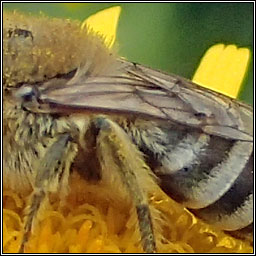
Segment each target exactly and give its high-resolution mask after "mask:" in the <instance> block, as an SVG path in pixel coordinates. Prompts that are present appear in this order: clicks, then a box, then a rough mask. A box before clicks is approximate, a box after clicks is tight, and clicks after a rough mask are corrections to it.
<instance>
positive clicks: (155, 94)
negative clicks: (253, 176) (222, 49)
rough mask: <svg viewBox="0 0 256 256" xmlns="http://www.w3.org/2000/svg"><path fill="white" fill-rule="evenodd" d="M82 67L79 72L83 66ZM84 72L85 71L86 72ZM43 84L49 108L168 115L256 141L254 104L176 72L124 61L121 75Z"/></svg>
mask: <svg viewBox="0 0 256 256" xmlns="http://www.w3.org/2000/svg"><path fill="white" fill-rule="evenodd" d="M77 72H79V71H77ZM81 77H82V76H81ZM38 88H39V91H40V93H39V99H38V101H39V102H41V105H42V106H41V107H42V108H45V107H46V106H47V109H48V110H47V111H48V112H55V113H56V112H57V113H58V112H59V113H63V112H71V113H72V112H87V111H88V112H95V113H108V114H111V113H115V114H120V115H134V116H136V117H142V118H148V119H162V120H165V121H167V122H168V121H170V122H175V123H178V124H181V125H185V126H189V127H194V128H198V129H201V130H202V131H204V132H206V133H208V134H212V135H217V136H222V137H225V138H230V139H235V140H246V141H253V111H252V108H251V107H249V106H248V105H245V104H242V103H239V102H238V101H236V100H233V99H231V98H229V97H226V96H224V95H221V94H218V93H215V92H212V91H210V90H207V89H205V88H202V87H200V86H198V85H195V84H194V83H192V82H190V81H188V80H186V79H184V78H181V77H178V76H174V75H169V74H164V73H162V72H160V71H156V70H153V69H150V68H147V67H144V66H141V65H137V64H134V63H130V62H127V61H125V60H120V70H119V73H118V75H113V76H100V77H99V76H98V77H90V76H89V77H87V78H84V76H83V79H80V80H79V79H77V78H76V79H75V83H73V82H72V79H71V80H69V81H68V82H65V81H64V80H63V82H60V81H58V83H57V84H55V82H54V80H52V81H50V82H48V83H45V84H42V85H41V86H39V87H38Z"/></svg>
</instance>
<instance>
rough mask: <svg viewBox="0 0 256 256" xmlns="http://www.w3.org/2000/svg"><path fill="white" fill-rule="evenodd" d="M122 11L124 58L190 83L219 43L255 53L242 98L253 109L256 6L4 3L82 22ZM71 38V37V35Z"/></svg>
mask: <svg viewBox="0 0 256 256" xmlns="http://www.w3.org/2000/svg"><path fill="white" fill-rule="evenodd" d="M115 5H119V6H121V7H122V12H121V17H120V21H119V27H118V33H117V42H118V46H119V53H120V55H121V56H124V57H126V58H127V59H128V60H130V61H135V62H138V63H141V64H145V65H147V66H150V67H152V68H157V69H161V70H165V71H167V72H171V73H174V74H178V75H180V76H183V77H186V78H189V79H191V78H192V76H193V74H194V72H195V70H196V69H197V67H198V65H199V63H200V59H201V57H202V56H203V55H204V53H205V51H206V50H207V49H208V48H209V47H211V46H212V45H214V44H216V43H224V44H235V45H237V46H238V47H247V48H249V49H250V51H251V59H250V64H249V66H248V72H247V74H246V77H245V79H244V82H243V85H242V89H241V92H240V95H239V98H240V99H241V100H243V101H245V102H247V103H250V104H253V61H252V60H253V58H252V56H253V55H252V54H253V52H252V50H253V15H254V14H253V8H254V6H253V3H4V4H3V6H4V8H5V9H9V10H13V9H16V10H21V11H23V12H30V13H34V14H37V13H39V12H40V11H41V12H43V13H45V14H47V15H49V16H53V17H62V18H71V19H79V20H81V21H83V20H84V19H85V18H87V17H88V16H90V15H91V14H94V13H96V12H97V11H99V10H102V9H105V8H108V7H111V6H115ZM67 36H68V35H67Z"/></svg>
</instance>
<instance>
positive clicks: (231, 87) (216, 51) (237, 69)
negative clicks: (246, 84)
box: [193, 44, 250, 98]
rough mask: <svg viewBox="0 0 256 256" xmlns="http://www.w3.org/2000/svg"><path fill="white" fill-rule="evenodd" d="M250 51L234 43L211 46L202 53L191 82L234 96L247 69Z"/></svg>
mask: <svg viewBox="0 0 256 256" xmlns="http://www.w3.org/2000/svg"><path fill="white" fill-rule="evenodd" d="M249 57H250V51H249V49H247V48H237V47H236V46H235V45H228V46H225V45H224V44H217V45H214V46H212V47H211V48H210V49H209V50H208V51H207V52H206V53H205V55H204V57H203V58H202V60H201V63H200V65H199V67H198V69H197V71H196V73H195V75H194V77H193V82H195V83H197V84H200V85H202V86H204V87H206V88H209V89H211V90H214V91H216V92H220V93H223V94H225V95H228V96H230V97H232V98H236V97H237V95H238V93H239V89H240V86H241V84H242V81H243V78H244V75H245V73H246V70H247V66H248V61H249Z"/></svg>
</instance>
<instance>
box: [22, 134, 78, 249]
mask: <svg viewBox="0 0 256 256" xmlns="http://www.w3.org/2000/svg"><path fill="white" fill-rule="evenodd" d="M76 153H77V150H76V145H75V144H73V143H71V137H70V135H69V134H62V135H59V136H58V137H57V139H56V140H55V141H54V142H53V143H52V144H51V146H49V149H48V150H47V152H46V154H45V155H44V157H43V158H42V159H41V161H39V162H38V163H37V165H36V166H35V173H36V178H35V183H34V188H33V189H34V190H33V192H32V194H31V196H30V202H29V204H28V207H27V208H26V209H25V215H26V218H25V226H24V234H23V238H22V242H21V246H20V249H19V253H23V252H24V246H25V244H26V242H27V241H28V238H29V233H30V232H31V230H32V228H33V223H34V220H35V217H36V215H37V213H38V211H39V210H40V207H41V206H42V204H43V202H44V199H45V198H46V196H47V194H48V192H56V191H58V189H60V186H62V187H63V186H66V187H67V186H68V184H67V183H68V176H69V170H70V165H71V163H72V162H73V159H74V157H75V156H76Z"/></svg>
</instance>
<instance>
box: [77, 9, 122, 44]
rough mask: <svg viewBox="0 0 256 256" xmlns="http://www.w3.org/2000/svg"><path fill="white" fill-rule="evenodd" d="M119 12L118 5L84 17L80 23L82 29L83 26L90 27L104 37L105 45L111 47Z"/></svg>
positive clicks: (114, 37)
mask: <svg viewBox="0 0 256 256" xmlns="http://www.w3.org/2000/svg"><path fill="white" fill-rule="evenodd" d="M120 12H121V7H120V6H115V7H111V8H108V9H105V10H103V11H100V12H97V13H96V14H94V15H92V16H90V17H89V18H88V19H86V20H85V21H84V22H83V23H82V26H81V28H82V29H83V28H84V27H85V26H88V27H90V28H92V29H93V30H94V31H95V32H97V33H99V34H100V35H102V36H103V37H104V39H105V43H106V45H107V46H108V47H109V48H111V47H112V46H113V44H114V42H115V39H116V31H117V25H118V20H119V16H120Z"/></svg>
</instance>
